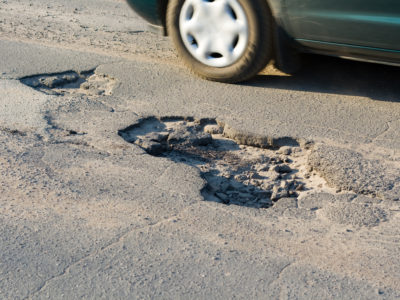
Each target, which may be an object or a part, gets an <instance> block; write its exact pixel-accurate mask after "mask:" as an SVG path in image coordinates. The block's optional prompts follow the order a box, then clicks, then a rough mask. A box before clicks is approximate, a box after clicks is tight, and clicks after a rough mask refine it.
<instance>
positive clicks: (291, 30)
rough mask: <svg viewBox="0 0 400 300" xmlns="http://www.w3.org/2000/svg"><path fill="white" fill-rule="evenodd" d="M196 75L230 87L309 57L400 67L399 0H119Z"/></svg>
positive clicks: (293, 67) (288, 68) (291, 67)
mask: <svg viewBox="0 0 400 300" xmlns="http://www.w3.org/2000/svg"><path fill="white" fill-rule="evenodd" d="M127 1H128V3H129V5H130V6H131V7H132V8H133V9H134V10H135V11H136V12H137V13H138V14H139V15H141V16H142V17H144V18H145V19H146V20H147V21H148V22H149V23H150V24H152V25H153V26H158V27H159V28H160V29H161V30H162V32H163V33H164V34H165V35H169V36H170V37H171V38H172V40H173V43H174V45H175V47H176V48H177V50H178V53H179V54H180V56H181V57H182V59H183V61H184V63H186V65H187V66H188V67H189V68H190V69H191V70H192V71H193V72H194V73H196V74H197V75H199V76H201V77H203V78H205V79H209V80H214V81H220V82H227V83H235V82H240V81H245V80H248V79H250V78H251V77H253V76H254V75H256V74H257V73H259V72H260V71H261V70H262V69H263V68H264V67H265V66H266V65H267V64H268V63H269V62H270V61H271V60H274V61H275V64H276V66H277V67H278V68H279V69H281V70H282V71H284V72H287V73H291V72H294V71H295V70H296V69H298V67H299V65H300V54H301V53H316V54H324V55H331V56H338V57H343V58H348V59H354V60H361V61H368V62H376V63H383V64H389V65H397V66H400V1H399V0H385V1H376V0H335V1H329V0H127Z"/></svg>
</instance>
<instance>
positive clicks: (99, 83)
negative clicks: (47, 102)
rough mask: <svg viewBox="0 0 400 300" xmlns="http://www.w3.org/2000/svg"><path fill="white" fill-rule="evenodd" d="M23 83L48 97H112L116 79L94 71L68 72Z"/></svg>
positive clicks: (48, 75) (35, 77) (35, 78)
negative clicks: (70, 95) (75, 95)
mask: <svg viewBox="0 0 400 300" xmlns="http://www.w3.org/2000/svg"><path fill="white" fill-rule="evenodd" d="M21 82H22V83H23V84H25V85H28V86H30V87H32V88H34V89H36V90H38V91H41V92H43V93H45V94H48V95H67V94H83V95H86V96H103V95H111V94H112V89H113V87H114V84H115V79H114V78H112V77H109V76H107V75H99V74H96V73H95V72H94V70H91V71H86V72H80V73H78V72H75V71H67V72H62V73H54V74H42V75H35V76H29V77H24V78H22V79H21Z"/></svg>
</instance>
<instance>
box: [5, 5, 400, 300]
mask: <svg viewBox="0 0 400 300" xmlns="http://www.w3.org/2000/svg"><path fill="white" fill-rule="evenodd" d="M0 57H1V59H0V195H1V196H0V218H1V221H0V298H1V299H78V298H79V299H82V298H83V299H87V298H89V299H148V298H156V299H177V298H190V299H191V298H196V299H210V298H240V299H242V298H272V299H277V298H279V299H399V298H400V288H399V285H398V283H399V282H400V263H399V259H398V257H399V253H400V226H399V225H400V201H399V195H400V175H399V174H400V172H399V171H400V142H399V141H400V134H399V133H400V84H399V80H400V76H399V75H400V69H398V68H394V67H388V66H380V65H372V64H365V63H358V62H352V61H344V60H339V59H335V58H323V57H316V56H310V57H307V58H306V63H305V66H304V68H303V70H302V71H300V72H299V73H298V74H296V75H294V76H285V74H282V73H280V72H279V71H277V70H275V69H274V68H273V67H268V68H266V70H264V71H263V72H262V73H261V74H260V75H259V76H257V77H256V78H255V79H254V80H252V81H249V82H247V83H244V84H241V85H226V84H219V83H213V82H207V81H204V80H201V79H198V78H196V77H194V76H193V75H191V74H190V73H189V72H188V71H187V70H186V69H185V68H184V67H183V66H182V64H181V63H180V62H179V59H178V58H177V57H176V54H175V52H174V50H173V48H172V46H171V44H170V42H169V40H168V38H165V37H159V36H157V35H155V34H153V33H151V32H149V31H148V30H147V27H146V24H145V22H144V21H142V20H141V19H140V18H139V17H138V16H136V15H135V14H134V13H133V12H132V11H131V10H130V9H129V8H128V7H127V5H126V4H125V2H124V1H121V0H96V1H94V0H85V1H77V0H69V1H66V0H38V1H34V2H32V1H29V0H13V1H10V0H1V1H0ZM172 117H173V118H172ZM171 119H173V120H179V122H181V123H179V126H178V127H176V128H175V131H172V130H170V131H168V130H169V129H168V127H166V128H167V131H168V132H167V133H165V131H166V130H165V128H161V129H160V128H156V127H154V128H153V127H151V126H150V127H151V128H145V127H143V126H144V125H143V120H171ZM184 120H191V121H190V122H192V123H193V120H208V121H207V122H209V121H210V120H211V121H212V124H214V125H216V124H217V125H218V126H219V128H217V129H216V128H214V129H212V128H211V129H210V128H209V129H208V131H207V130H205V129H204V128H203V127H201V130H203V129H204V130H205V131H206V133H208V134H210V136H211V133H212V139H210V137H209V136H207V141H208V142H210V143H211V141H212V140H213V141H214V146H213V147H214V148H213V149H212V151H214V152H212V153H214V154H215V153H217V151H219V150H220V149H223V151H225V152H224V157H225V158H224V159H225V160H222V161H220V162H218V164H216V165H217V167H216V168H215V169H213V171H212V172H214V173H213V176H214V177H210V176H208V175H207V174H208V173H207V174H206V175H204V174H205V171H207V172H209V170H208V169H204V166H201V164H200V163H198V158H196V159H197V161H195V162H194V161H193V160H191V159H190V157H188V156H187V155H186V154H185V155H186V156H185V155H184V156H179V157H177V156H174V153H172V154H171V153H170V154H171V156H168V155H169V154H165V155H164V154H163V155H158V156H152V155H149V154H148V153H147V152H146V150H147V151H148V148H146V147H147V146H143V145H149V144H151V145H153V146H152V147H160V146H159V145H157V143H158V144H160V143H161V145H164V144H163V143H164V142H162V141H164V140H162V139H164V138H165V139H171V140H172V135H174V139H176V140H180V139H182V140H183V141H184V143H185V145H186V146H187V147H188V149H189V148H190V149H192V146H193V145H195V143H196V142H195V141H196V139H197V140H198V136H195V138H193V135H192V131H193V129H192V127H193V126H196V125H193V124H192V123H190V122H189V123H190V124H187V123H185V122H183V121H184ZM203 125H204V124H203ZM203 125H202V126H203ZM141 126H142V127H141ZM152 126H153V125H152ZM161 126H163V124H161ZM190 126H192V127H190ZM137 128H139V129H137ZM193 128H195V127H193ZM129 130H139V131H137V132H139V133H140V134H139V133H137V132H136V133H135V135H133V138H132V140H129V139H128V138H126V137H124V138H123V136H121V135H120V133H121V132H130V131H129ZM191 130H192V131H191ZM213 130H215V132H214V131H213ZM160 133H162V134H161V135H160ZM155 135H156V136H157V137H155ZM137 136H138V137H140V138H141V139H142V140H141V141H140V142H136V143H135V141H136V140H135V139H136V138H137ZM201 137H202V138H203V137H204V133H203V131H202V133H201ZM146 143H147V144H146ZM218 143H219V144H218ZM221 143H222V144H221ZM224 143H225V144H224ZM165 145H166V144H165ZM215 145H217V146H215ZM218 145H219V146H218ZM221 145H222V146H221ZM226 145H228V146H226ZM206 146H207V147H211V146H210V145H208V144H207V145H201V147H206ZM218 147H220V148H218ZM221 147H222V148H221ZM210 149H211V148H201V151H202V152H201V153H203V154H202V155H203V156H204V155H205V157H208V156H207V153H211V150H210ZM167 150H168V149H164V150H163V151H167ZM196 151H199V150H196ZM296 151H301V153H302V154H301V155H300V156H296V155H295V154H296V153H300V152H296ZM163 153H164V152H163ZM204 153H205V154H204ZM260 153H262V155H263V156H262V158H261V156H260V155H261V154H260ZM285 153H286V154H285ZM289 153H290V154H289ZM240 155H243V156H240ZM257 155H259V156H257ZM249 157H250V158H251V159H254V160H247V162H248V161H251V162H254V165H253V166H251V164H250V165H246V164H242V161H245V160H246V159H247V158H249ZM271 159H272V160H271ZM271 161H273V163H271ZM212 163H214V161H212V162H211V163H210V164H212ZM228 163H230V164H233V167H232V165H228ZM262 163H264V165H262ZM285 164H286V165H287V166H290V168H289V167H286V170H287V171H285V172H287V173H285V172H279V170H283V169H284V167H283V165H285ZM238 166H239V167H238ZM243 166H245V167H243ZM240 167H241V168H242V169H240ZM202 168H203V169H202ZM239 169H240V170H239ZM232 170H234V171H232ZM235 170H236V171H237V170H239V171H240V172H239V171H237V172H236V171H235ZM235 172H236V173H235ZM220 175H221V176H220ZM235 176H236V177H235ZM210 178H211V179H210ZM215 178H217V179H218V180H219V179H220V178H223V180H222V181H221V182H220V181H218V180H216V179H215ZM238 178H239V179H238ZM300 179H301V182H304V190H302V191H298V193H297V192H296V193H295V192H293V191H292V193H291V194H289V193H288V192H286V190H287V191H289V190H290V188H288V184H289V183H290V182H292V183H293V182H295V181H296V180H300ZM224 180H225V181H224ZM251 180H253V181H251ZM290 180H292V181H290ZM216 181H218V186H217V187H216V188H215V189H214V187H215V186H216V183H215V182H216ZM227 182H228V183H229V184H228V183H227ZM235 182H236V183H235ZM238 183H239V184H238ZM258 183H260V185H261V184H264V186H263V190H262V192H263V193H262V197H264V198H259V199H258V200H257V201H261V203H267V204H268V205H255V204H254V202H251V201H253V200H252V199H247V198H246V199H247V200H246V201H250V202H249V203H252V204H251V205H247V206H246V205H244V202H243V201H242V200H241V199H244V198H245V197H248V195H249V194H251V193H253V192H254V190H256V189H255V188H254V187H255V186H257V184H258ZM224 185H225V188H223V187H222V186H224ZM242 188H246V189H247V191H248V192H243V191H240V189H242ZM235 189H236V190H235ZM264 189H265V190H264ZM282 190H283V192H285V193H284V194H280V196H279V197H275V198H274V197H272V196H271V195H272V194H273V193H274V192H275V194H277V193H278V192H282ZM204 191H207V193H205V192H204ZM249 191H250V192H249ZM256 191H257V190H256ZM254 193H255V192H254ZM258 194H259V193H258ZM224 195H225V196H224ZM233 195H240V197H241V198H240V197H238V198H237V199H239V200H240V201H239V200H237V199H236V200H235V201H238V202H237V203H239V204H238V205H229V204H231V203H230V201H232V199H233V197H236V196H233ZM207 197H208V198H207ZM218 197H219V198H218ZM221 197H222V198H221ZM226 197H232V198H229V199H228V200H229V201H226ZM210 199H211V200H212V201H204V200H210ZM221 199H222V200H223V201H221ZM224 199H225V200H224ZM235 201H232V204H233V203H234V202H235ZM221 202H223V203H221ZM235 203H236V202H235ZM237 203H236V204H237ZM257 203H258V202H257ZM226 204H228V205H226Z"/></svg>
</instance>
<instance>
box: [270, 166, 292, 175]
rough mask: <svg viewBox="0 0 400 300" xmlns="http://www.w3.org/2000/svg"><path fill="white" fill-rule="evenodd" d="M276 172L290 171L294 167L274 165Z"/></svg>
mask: <svg viewBox="0 0 400 300" xmlns="http://www.w3.org/2000/svg"><path fill="white" fill-rule="evenodd" d="M274 170H275V172H277V173H281V174H283V173H290V172H292V169H291V168H290V167H289V166H288V165H277V166H275V167H274Z"/></svg>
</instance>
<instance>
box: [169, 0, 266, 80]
mask: <svg viewBox="0 0 400 300" xmlns="http://www.w3.org/2000/svg"><path fill="white" fill-rule="evenodd" d="M224 5H225V6H224ZM166 21H167V22H166V23H167V32H168V35H170V36H171V38H172V40H173V42H174V44H175V46H176V48H177V50H178V53H179V55H180V56H181V58H182V59H183V61H184V63H185V64H186V65H187V66H188V67H189V68H190V69H191V70H192V71H193V72H194V73H196V74H197V75H199V76H200V77H203V78H205V79H208V80H213V81H219V82H226V83H235V82H240V81H245V80H247V79H249V78H251V77H253V76H254V75H256V74H257V73H258V72H260V71H261V70H262V69H263V68H264V67H265V66H266V65H267V63H268V62H269V61H270V59H271V56H272V48H273V45H272V29H271V27H272V25H271V24H272V17H271V13H270V10H269V8H268V5H267V3H266V1H265V0H170V1H169V3H168V7H167V15H166ZM230 43H232V44H230ZM207 51H208V52H207Z"/></svg>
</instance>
